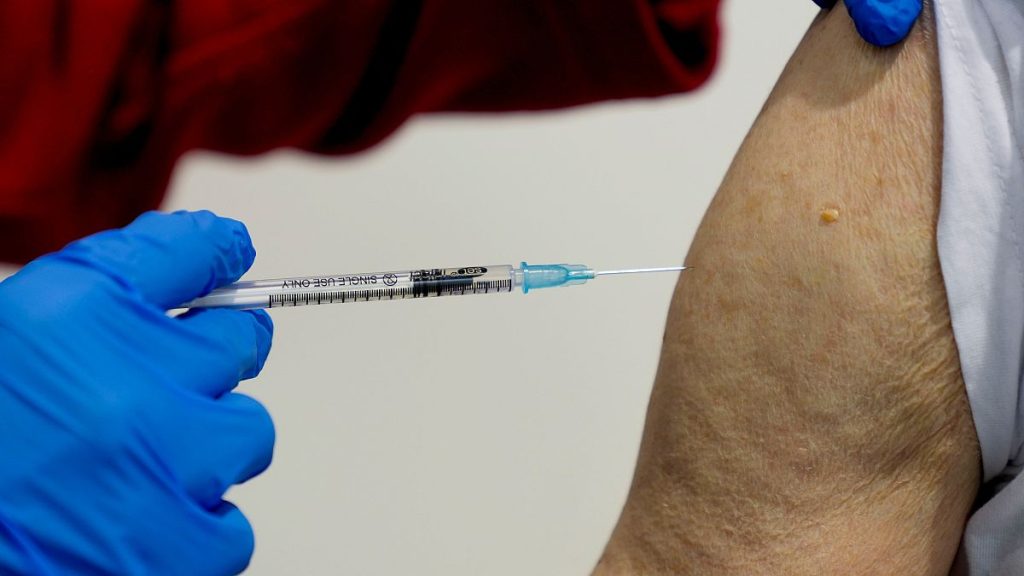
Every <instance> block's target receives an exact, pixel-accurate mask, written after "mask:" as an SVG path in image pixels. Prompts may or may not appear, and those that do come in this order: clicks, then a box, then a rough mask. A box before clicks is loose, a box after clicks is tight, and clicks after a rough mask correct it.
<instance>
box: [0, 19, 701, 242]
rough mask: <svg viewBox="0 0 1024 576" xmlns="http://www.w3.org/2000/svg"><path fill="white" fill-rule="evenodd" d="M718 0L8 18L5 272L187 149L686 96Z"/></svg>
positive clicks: (153, 193) (142, 193) (116, 220)
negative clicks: (421, 120) (434, 114)
mask: <svg viewBox="0 0 1024 576" xmlns="http://www.w3.org/2000/svg"><path fill="white" fill-rule="evenodd" d="M718 1H719V0H660V1H658V0H600V1H595V0H566V1H559V2H547V1H543V0H536V1H530V0H487V1H484V2H482V1H479V0H360V1H341V0H178V1H176V2H154V1H152V0H95V1H93V2H74V1H72V0H33V1H32V2H5V3H0V259H5V260H15V261H18V260H25V259H28V258H31V257H34V256H36V255H38V254H39V253H41V252H43V251H47V250H52V249H56V248H59V247H60V246H61V245H63V244H64V243H66V242H68V241H69V240H71V239H74V238H76V237H79V236H82V235H84V234H87V233H90V232H92V231H95V230H98V229H102V228H107V227H111V226H118V225H122V224H124V223H126V222H127V221H129V220H130V219H131V218H133V217H134V216H135V215H137V214H138V213H139V212H141V211H143V210H146V209H150V208H154V207H156V206H157V205H158V204H159V202H160V200H161V198H162V197H163V193H164V189H165V188H166V185H167V182H168V179H169V177H170V173H171V170H172V168H173V166H174V162H175V161H176V159H177V158H178V157H179V156H180V155H181V154H182V153H184V152H185V151H187V150H190V149H194V148H204V149H212V150H219V151H224V152H228V153H235V154H255V153H260V152H264V151H267V150H270V149H272V148H277V147H297V148H301V149H305V150H309V151H314V152H320V153H329V154H336V153H349V152H354V151H357V150H361V149H364V148H366V147H368V146H371V145H373V144H375V143H376V142H379V141H380V140H381V139H383V138H385V137H386V136H387V135H388V134H390V133H391V132H393V131H394V130H395V129H396V128H397V127H398V126H399V125H401V124H402V122H403V121H405V120H406V119H407V118H408V117H409V116H411V115H413V114H416V113H419V112H431V111H500V110H533V109H547V108H557V107H563V106H572V105H577V104H582V103H586V102H593V101H597V100H606V99H612V98H628V97H638V96H659V95H663V94H669V93H675V92H681V91H685V90H689V89H692V88H694V87H696V86H698V85H699V84H700V83H701V82H703V81H704V80H705V79H706V78H707V76H708V74H709V73H710V71H711V68H712V67H713V65H714V61H715V54H716V47H717V37H718V28H717V9H718Z"/></svg>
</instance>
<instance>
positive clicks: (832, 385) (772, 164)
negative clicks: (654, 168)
mask: <svg viewBox="0 0 1024 576" xmlns="http://www.w3.org/2000/svg"><path fill="white" fill-rule="evenodd" d="M932 18H933V17H932V14H931V11H930V10H927V9H926V11H925V13H924V15H923V16H922V18H921V21H920V22H919V24H918V26H917V28H916V29H915V30H914V31H913V33H912V34H911V36H910V38H909V39H908V40H907V41H906V42H905V43H903V44H902V45H900V46H898V47H896V48H892V49H888V50H880V49H876V48H873V47H870V46H868V45H867V44H866V43H864V42H863V41H862V40H861V39H860V38H859V37H858V35H857V33H856V31H855V30H854V27H853V24H852V23H851V20H850V18H849V17H848V15H847V14H846V13H845V8H844V7H843V5H842V4H839V5H837V6H836V8H835V9H833V10H832V11H831V12H828V13H825V14H823V15H822V16H821V17H819V18H818V19H817V20H816V21H815V22H814V23H813V24H812V26H811V28H810V30H809V31H808V33H807V35H806V36H805V38H804V40H803V41H802V43H801V44H800V46H799V47H798V48H797V50H796V52H795V53H794V55H793V57H792V58H791V60H790V62H789V64H788V65H787V67H786V69H785V71H784V72H783V74H782V77H781V78H780V79H779V81H778V83H777V85H776V87H775V90H774V92H773V93H772V95H771V97H770V98H769V99H768V102H767V103H766V104H765V107H764V109H763V110H762V112H761V114H760V116H759V117H758V119H757V121H756V123H755V124H754V126H753V127H752V128H751V130H750V133H749V134H748V135H747V138H746V140H745V141H744V143H743V145H742V147H741V149H740V150H739V152H738V153H737V155H736V158H735V159H734V161H733V164H732V166H731V168H730V169H729V172H728V174H727V175H726V177H725V179H724V181H723V183H722V185H721V188H720V189H719V191H718V193H717V195H716V197H715V199H714V201H713V203H712V204H711V206H710V208H709V209H708V211H707V214H706V215H705V217H704V220H703V222H702V224H701V226H700V228H699V230H698V232H697V235H696V237H695V239H694V241H693V244H692V246H691V249H690V253H689V255H688V256H687V259H686V262H687V264H688V265H692V266H694V267H695V269H694V270H692V271H688V272H686V273H684V274H682V275H681V277H680V281H679V284H678V286H677V289H676V292H675V295H674V298H673V301H672V307H671V311H670V313H669V318H668V324H667V327H666V332H665V339H664V345H663V348H662V355H661V363H660V366H659V370H658V376H657V380H656V382H655V386H654V391H653V393H652V396H651V400H650V405H649V408H648V413H647V423H646V427H645V431H644V435H643V441H642V445H641V450H640V456H639V460H638V463H637V468H636V473H635V476H634V479H633V485H632V487H631V489H630V493H629V497H628V499H627V502H626V505H625V507H624V509H623V512H622V515H621V517H620V519H619V522H618V525H617V526H616V528H615V531H614V533H613V535H612V538H611V540H610V542H609V544H608V546H607V548H606V550H605V553H604V555H603V557H602V558H601V561H600V562H599V564H598V566H597V568H596V569H595V571H594V574H595V576H626V575H640V574H643V575H655V574H658V575H660V574H672V575H680V574H715V575H730V574H744V575H751V574H780V575H782V574H785V575H800V574H808V575H810V574H814V575H818V574H872V575H882V574H900V575H911V574H922V575H926V574H927V575H931V574H935V575H945V574H947V573H948V571H949V568H950V566H951V564H952V562H953V558H954V555H955V554H956V550H957V547H958V544H959V539H960V536H961V534H962V531H963V527H964V523H965V521H966V518H967V515H968V513H969V511H970V508H971V504H972V502H973V500H974V498H975V495H976V494H977V490H978V485H979V482H980V473H981V472H980V466H981V460H980V454H979V449H978V444H977V435H976V433H975V430H974V425H973V422H972V419H971V413H970V406H969V404H968V401H967V396H966V392H965V389H964V384H963V380H962V377H961V374H960V366H959V362H958V358H957V350H956V345H955V342H954V339H953V334H952V330H951V327H950V320H949V312H948V307H947V300H946V293H945V289H944V286H943V282H942V276H941V273H940V269H939V262H938V255H937V251H936V243H935V229H936V221H937V217H938V206H939V191H940V177H941V162H942V97H941V87H940V80H939V70H938V57H937V52H936V46H935V41H934V35H933V33H932V31H931V28H932V22H933V19H932Z"/></svg>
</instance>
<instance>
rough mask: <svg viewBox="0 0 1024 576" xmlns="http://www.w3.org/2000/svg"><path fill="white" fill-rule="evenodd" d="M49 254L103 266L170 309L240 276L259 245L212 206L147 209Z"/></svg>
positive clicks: (119, 280)
mask: <svg viewBox="0 0 1024 576" xmlns="http://www.w3.org/2000/svg"><path fill="white" fill-rule="evenodd" d="M51 257H53V258H58V259H64V260H68V261H73V262H76V263H78V264H80V265H84V266H87V267H89V268H92V269H96V270H99V271H101V272H103V273H104V274H106V275H108V276H110V277H111V278H113V279H114V280H116V281H117V282H118V283H120V284H122V285H125V286H127V287H129V288H131V289H134V290H137V291H138V292H139V293H141V294H142V296H143V297H144V298H145V299H146V300H148V301H149V302H151V303H153V304H155V305H157V306H160V307H162V308H165V309H166V308H173V307H175V306H177V305H179V304H181V303H182V302H187V301H188V300H191V299H193V298H196V297H198V296H201V295H203V294H206V293H207V292H209V291H210V290H213V289H214V288H217V287H218V286H222V285H224V284H228V283H231V282H234V281H235V280H238V278H240V277H241V276H242V274H244V273H245V271H246V270H248V269H249V267H250V266H252V263H253V260H255V258H256V250H255V248H253V245H252V240H251V239H250V237H249V232H248V230H247V229H246V228H245V225H244V224H242V223H241V222H239V221H237V220H232V219H230V218H222V217H220V216H217V215H216V214H214V213H212V212H208V211H199V212H185V211H180V212H174V213H172V214H165V213H160V212H147V213H145V214H143V215H142V216H139V217H138V218H137V219H135V221H134V222H132V223H131V224H129V225H128V226H126V227H124V228H121V229H118V230H108V231H106V232H100V233H98V234H94V235H92V236H88V237H86V238H83V239H81V240H78V241H76V242H73V243H71V244H69V245H68V246H67V247H65V248H64V249H63V250H61V251H60V252H57V253H55V254H53V255H52V256H51Z"/></svg>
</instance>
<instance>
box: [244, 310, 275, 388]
mask: <svg viewBox="0 0 1024 576" xmlns="http://www.w3.org/2000/svg"><path fill="white" fill-rule="evenodd" d="M247 313H248V314H250V315H251V316H252V317H253V319H254V320H255V321H256V322H255V325H254V326H253V329H254V330H255V331H256V365H255V366H253V369H252V374H251V375H249V376H248V377H250V378H252V377H255V376H256V375H257V374H259V373H260V371H262V370H263V365H264V364H266V363H267V357H268V356H270V348H271V346H272V344H273V340H274V321H273V320H272V319H271V318H270V314H268V313H267V312H266V311H265V310H248V311H247Z"/></svg>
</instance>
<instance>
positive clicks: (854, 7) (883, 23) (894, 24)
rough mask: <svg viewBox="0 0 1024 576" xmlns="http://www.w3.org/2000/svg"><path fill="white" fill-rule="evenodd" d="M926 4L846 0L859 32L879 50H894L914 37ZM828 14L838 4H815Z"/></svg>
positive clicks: (816, 0)
mask: <svg viewBox="0 0 1024 576" xmlns="http://www.w3.org/2000/svg"><path fill="white" fill-rule="evenodd" d="M921 1H922V0H845V4H846V9H847V11H849V13H850V17H851V18H853V23H854V25H855V26H856V27H857V32H859V33H860V35H861V37H862V38H864V39H865V40H867V41H868V42H870V43H872V44H874V45H875V46H881V47H883V48H884V47H887V46H892V45H893V44H896V43H898V42H900V41H902V40H903V39H904V38H906V37H907V34H910V30H911V28H913V27H914V22H916V21H917V18H918V16H920V15H921ZM814 3H815V4H817V5H818V6H821V7H822V8H824V9H826V10H828V9H831V8H832V7H833V6H835V4H836V0H814Z"/></svg>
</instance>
